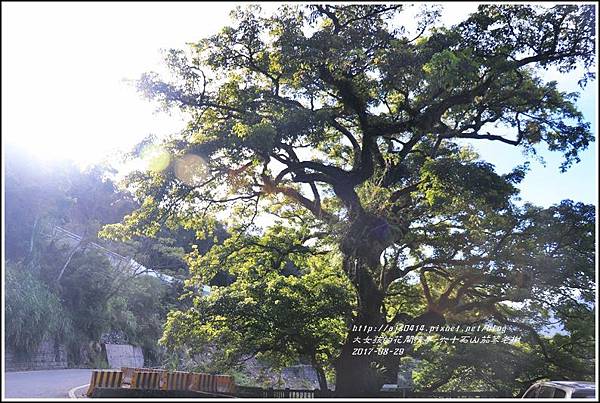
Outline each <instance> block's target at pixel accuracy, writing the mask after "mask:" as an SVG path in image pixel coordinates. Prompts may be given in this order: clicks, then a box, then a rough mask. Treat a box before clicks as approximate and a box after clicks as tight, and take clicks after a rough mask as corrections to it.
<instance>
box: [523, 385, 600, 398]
mask: <svg viewBox="0 0 600 403" xmlns="http://www.w3.org/2000/svg"><path fill="white" fill-rule="evenodd" d="M548 397H554V398H563V399H571V398H588V399H593V398H595V397H596V384H595V383H594V382H580V381H546V382H537V383H534V384H533V385H531V387H530V388H529V389H527V392H525V394H524V395H523V398H534V399H536V398H537V399H543V398H548Z"/></svg>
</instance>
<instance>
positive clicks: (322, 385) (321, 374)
mask: <svg viewBox="0 0 600 403" xmlns="http://www.w3.org/2000/svg"><path fill="white" fill-rule="evenodd" d="M311 362H312V366H313V368H314V369H315V371H316V372H317V380H318V381H319V389H321V390H322V391H327V390H328V389H329V387H328V386H327V377H326V376H325V370H324V369H323V366H322V365H321V364H319V362H318V361H317V359H316V357H315V356H314V355H313V356H312V357H311Z"/></svg>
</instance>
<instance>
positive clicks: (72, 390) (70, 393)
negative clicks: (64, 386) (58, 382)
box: [68, 383, 90, 399]
mask: <svg viewBox="0 0 600 403" xmlns="http://www.w3.org/2000/svg"><path fill="white" fill-rule="evenodd" d="M88 386H90V384H89V383H86V384H85V385H80V386H75V387H74V388H73V389H71V390H69V392H68V394H69V398H71V399H77V396H76V395H75V391H76V390H77V389H83V388H87V387H88Z"/></svg>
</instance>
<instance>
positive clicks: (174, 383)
mask: <svg viewBox="0 0 600 403" xmlns="http://www.w3.org/2000/svg"><path fill="white" fill-rule="evenodd" d="M164 380H165V382H164V383H163V385H162V388H163V389H164V390H190V388H191V386H192V385H191V384H192V381H193V375H192V374H191V373H189V372H182V371H173V372H165V374H164Z"/></svg>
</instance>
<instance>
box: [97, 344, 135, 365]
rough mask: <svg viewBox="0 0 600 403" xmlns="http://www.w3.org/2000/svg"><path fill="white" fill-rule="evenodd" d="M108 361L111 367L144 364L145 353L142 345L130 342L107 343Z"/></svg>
mask: <svg viewBox="0 0 600 403" xmlns="http://www.w3.org/2000/svg"><path fill="white" fill-rule="evenodd" d="M104 347H105V348H106V361H107V362H108V366H109V367H110V368H121V367H132V368H141V367H143V366H144V353H143V351H142V348H141V347H137V346H132V345H129V344H105V345H104Z"/></svg>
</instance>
